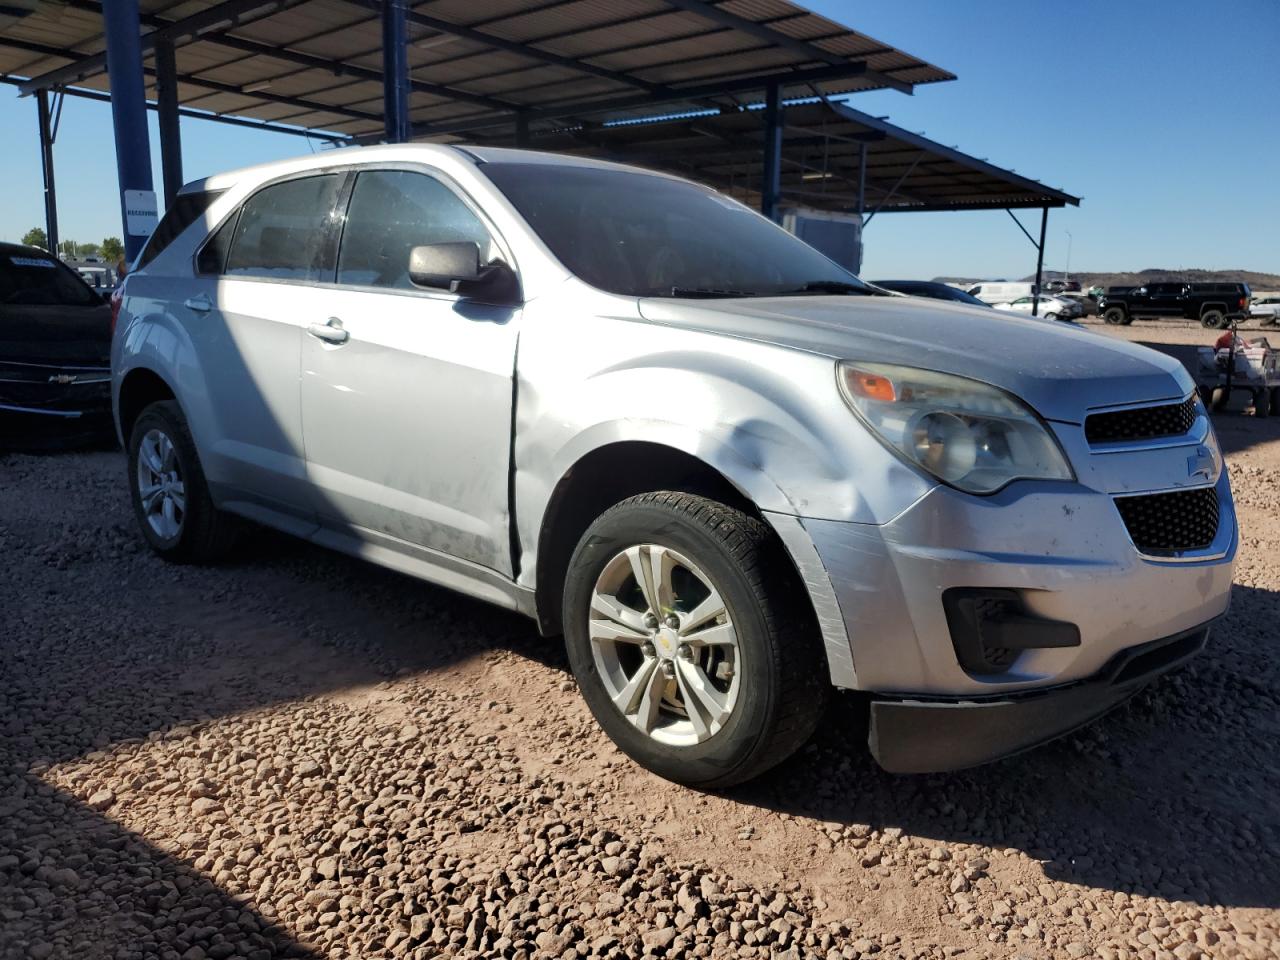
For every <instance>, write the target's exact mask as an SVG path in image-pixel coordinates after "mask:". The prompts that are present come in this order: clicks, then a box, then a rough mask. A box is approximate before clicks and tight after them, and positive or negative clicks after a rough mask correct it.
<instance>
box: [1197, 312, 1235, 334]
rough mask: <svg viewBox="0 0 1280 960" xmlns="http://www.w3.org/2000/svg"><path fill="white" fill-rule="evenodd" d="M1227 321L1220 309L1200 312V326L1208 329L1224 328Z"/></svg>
mask: <svg viewBox="0 0 1280 960" xmlns="http://www.w3.org/2000/svg"><path fill="white" fill-rule="evenodd" d="M1228 323H1229V321H1228V320H1227V315H1226V314H1225V313H1223V312H1222V311H1221V310H1206V311H1205V312H1204V313H1202V314H1200V326H1202V327H1204V328H1205V329H1208V330H1225V329H1226V328H1227V325H1228Z"/></svg>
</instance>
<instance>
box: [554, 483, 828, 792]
mask: <svg viewBox="0 0 1280 960" xmlns="http://www.w3.org/2000/svg"><path fill="white" fill-rule="evenodd" d="M564 624H565V643H566V646H567V647H568V653H569V662H570V665H571V667H572V669H573V674H574V677H575V678H576V679H577V681H578V686H579V688H580V689H581V691H582V695H583V698H584V699H585V700H586V701H587V705H588V706H589V707H590V708H591V712H592V713H593V714H594V715H595V718H596V720H597V721H598V722H599V724H600V726H601V727H603V728H604V731H605V733H607V734H608V735H609V737H610V738H611V739H612V740H613V741H614V743H616V744H617V745H618V746H619V747H620V748H621V749H622V750H623V752H625V753H626V754H627V755H628V756H630V757H631V758H632V759H633V760H635V761H636V762H637V763H639V764H640V765H641V766H644V767H646V768H648V769H649V770H652V771H653V772H654V773H656V774H658V775H659V776H662V777H665V778H667V779H668V780H674V781H676V782H678V783H684V784H688V785H690V786H697V787H725V786H730V785H732V784H735V783H741V782H742V781H744V780H749V779H751V778H752V777H754V776H756V775H758V774H760V773H762V772H764V771H765V770H767V769H769V768H770V767H772V766H774V765H775V764H777V763H779V762H781V761H782V760H784V759H785V758H786V757H788V756H789V755H790V754H792V753H793V752H794V751H795V750H796V749H798V748H799V747H800V746H801V745H802V744H803V743H804V742H805V741H806V740H807V739H808V738H809V737H810V735H811V734H812V733H813V731H814V729H815V728H816V727H817V724H818V721H819V719H820V717H821V715H822V712H823V709H824V708H825V705H826V701H827V698H828V694H829V682H828V679H827V670H826V665H825V662H824V660H823V657H822V652H821V647H820V645H819V638H818V634H817V627H816V624H815V623H814V618H813V614H812V611H811V610H810V608H809V606H808V604H807V602H806V601H805V600H804V595H803V586H802V585H801V584H800V583H798V582H797V577H796V575H795V572H794V571H793V570H792V569H791V568H790V565H789V563H788V562H787V560H786V558H785V557H784V556H783V554H782V552H781V546H780V545H779V544H778V543H777V541H776V539H775V538H774V537H773V535H772V532H771V531H770V530H769V528H768V527H767V526H766V525H765V524H764V523H762V522H761V521H760V520H757V519H755V518H754V517H752V516H750V515H748V514H746V513H744V512H742V511H740V510H736V509H733V508H731V507H727V506H725V505H724V504H721V503H717V502H716V501H713V500H708V499H706V498H704V497H699V496H694V495H691V494H686V493H675V492H670V491H665V492H659V493H650V494H644V495H642V496H638V497H632V498H631V499H630V500H625V501H623V502H622V503H620V504H618V505H617V506H615V507H613V508H611V509H610V510H608V511H606V512H605V513H604V514H603V515H601V516H600V517H599V518H598V519H597V520H596V521H595V522H594V523H593V524H592V525H591V527H590V528H589V529H588V530H587V532H586V534H584V536H583V538H582V540H581V542H580V543H579V544H578V547H577V550H575V552H574V555H573V559H572V561H571V562H570V567H569V572H568V576H567V578H566V586H565V596H564Z"/></svg>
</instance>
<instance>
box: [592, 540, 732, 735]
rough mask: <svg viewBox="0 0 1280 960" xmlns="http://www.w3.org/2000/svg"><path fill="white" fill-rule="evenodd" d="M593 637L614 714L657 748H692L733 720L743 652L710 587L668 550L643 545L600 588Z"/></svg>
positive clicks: (605, 573)
mask: <svg viewBox="0 0 1280 960" xmlns="http://www.w3.org/2000/svg"><path fill="white" fill-rule="evenodd" d="M588 636H589V638H590V641H591V652H592V656H593V658H594V660H595V665H596V669H597V671H598V672H599V675H600V679H601V681H602V682H603V683H604V687H605V690H606V691H607V692H608V694H609V697H610V699H611V700H612V701H613V703H614V706H615V707H617V709H618V710H619V711H620V712H621V713H622V715H623V716H624V717H626V719H627V720H628V721H629V722H630V723H631V724H632V725H634V726H635V727H636V728H637V729H638V730H640V731H641V732H643V733H644V734H646V735H647V736H649V737H652V738H653V739H654V740H656V741H658V742H660V743H664V744H668V745H670V746H692V745H695V744H699V743H702V742H704V741H706V740H708V739H710V738H711V737H713V736H715V734H716V733H717V732H719V731H720V730H721V729H722V728H723V727H724V725H725V723H726V722H727V721H728V720H729V717H730V715H731V714H732V713H733V709H734V705H735V704H736V703H737V700H738V692H739V686H740V684H741V674H742V663H741V649H740V647H739V644H738V635H737V631H736V629H735V628H734V625H733V621H732V619H731V618H730V616H729V611H728V608H727V607H726V606H725V602H724V600H723V599H722V597H721V594H720V592H719V591H718V590H717V589H716V587H715V584H714V583H712V581H711V579H710V578H709V577H708V576H707V575H706V574H705V573H704V572H703V571H702V570H701V569H699V568H698V566H697V565H696V564H694V563H693V562H692V561H691V560H689V559H688V558H687V557H685V556H683V555H682V554H680V553H677V552H676V551H675V550H672V549H670V548H669V547H663V546H660V545H658V544H652V543H650V544H640V545H637V546H633V547H628V548H627V549H626V550H623V551H622V552H621V553H618V554H617V555H616V556H614V557H613V559H611V560H610V561H609V562H608V563H607V564H605V566H604V569H603V570H602V571H601V572H600V575H599V577H598V578H597V579H596V584H595V588H594V590H593V591H592V595H591V612H590V615H589V623H588Z"/></svg>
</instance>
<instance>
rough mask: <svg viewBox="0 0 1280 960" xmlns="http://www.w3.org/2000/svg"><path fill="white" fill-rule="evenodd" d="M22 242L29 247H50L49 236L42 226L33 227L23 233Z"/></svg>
mask: <svg viewBox="0 0 1280 960" xmlns="http://www.w3.org/2000/svg"><path fill="white" fill-rule="evenodd" d="M22 242H23V243H25V244H26V245H27V246H28V247H39V248H40V249H41V250H48V249H49V238H48V237H47V236H45V232H44V229H43V228H42V227H32V228H31V229H30V230H28V231H27V232H26V233H24V234H23V235H22Z"/></svg>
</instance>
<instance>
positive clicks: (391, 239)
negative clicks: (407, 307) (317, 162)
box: [338, 170, 500, 289]
mask: <svg viewBox="0 0 1280 960" xmlns="http://www.w3.org/2000/svg"><path fill="white" fill-rule="evenodd" d="M468 240H470V241H472V242H474V243H475V244H477V245H478V246H479V247H480V262H481V263H490V262H492V261H493V260H495V259H497V258H498V257H499V256H500V254H499V251H498V248H497V246H496V245H495V244H494V242H493V238H492V236H491V235H490V234H489V231H488V230H487V229H486V228H485V226H484V224H483V223H481V222H480V218H479V217H477V216H476V215H475V213H473V212H472V210H471V208H470V207H468V206H467V205H466V204H465V203H464V202H463V201H462V199H461V198H460V197H459V196H458V195H457V194H456V193H454V192H453V191H452V190H451V189H449V188H448V187H447V186H445V185H444V184H443V183H441V182H440V181H439V180H437V179H435V178H434V177H430V176H427V175H426V174H423V173H414V172H412V171H409V170H366V171H363V172H361V173H360V174H358V175H357V177H356V185H355V189H354V190H353V191H352V193H351V203H350V205H349V206H348V207H347V221H346V225H345V226H344V227H343V230H342V249H341V251H340V253H339V256H338V282H339V283H346V284H354V285H357V286H367V287H393V288H397V289H415V288H414V287H413V284H412V283H410V282H409V251H410V250H412V249H413V248H414V247H418V246H425V245H427V244H431V243H453V242H458V241H468Z"/></svg>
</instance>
